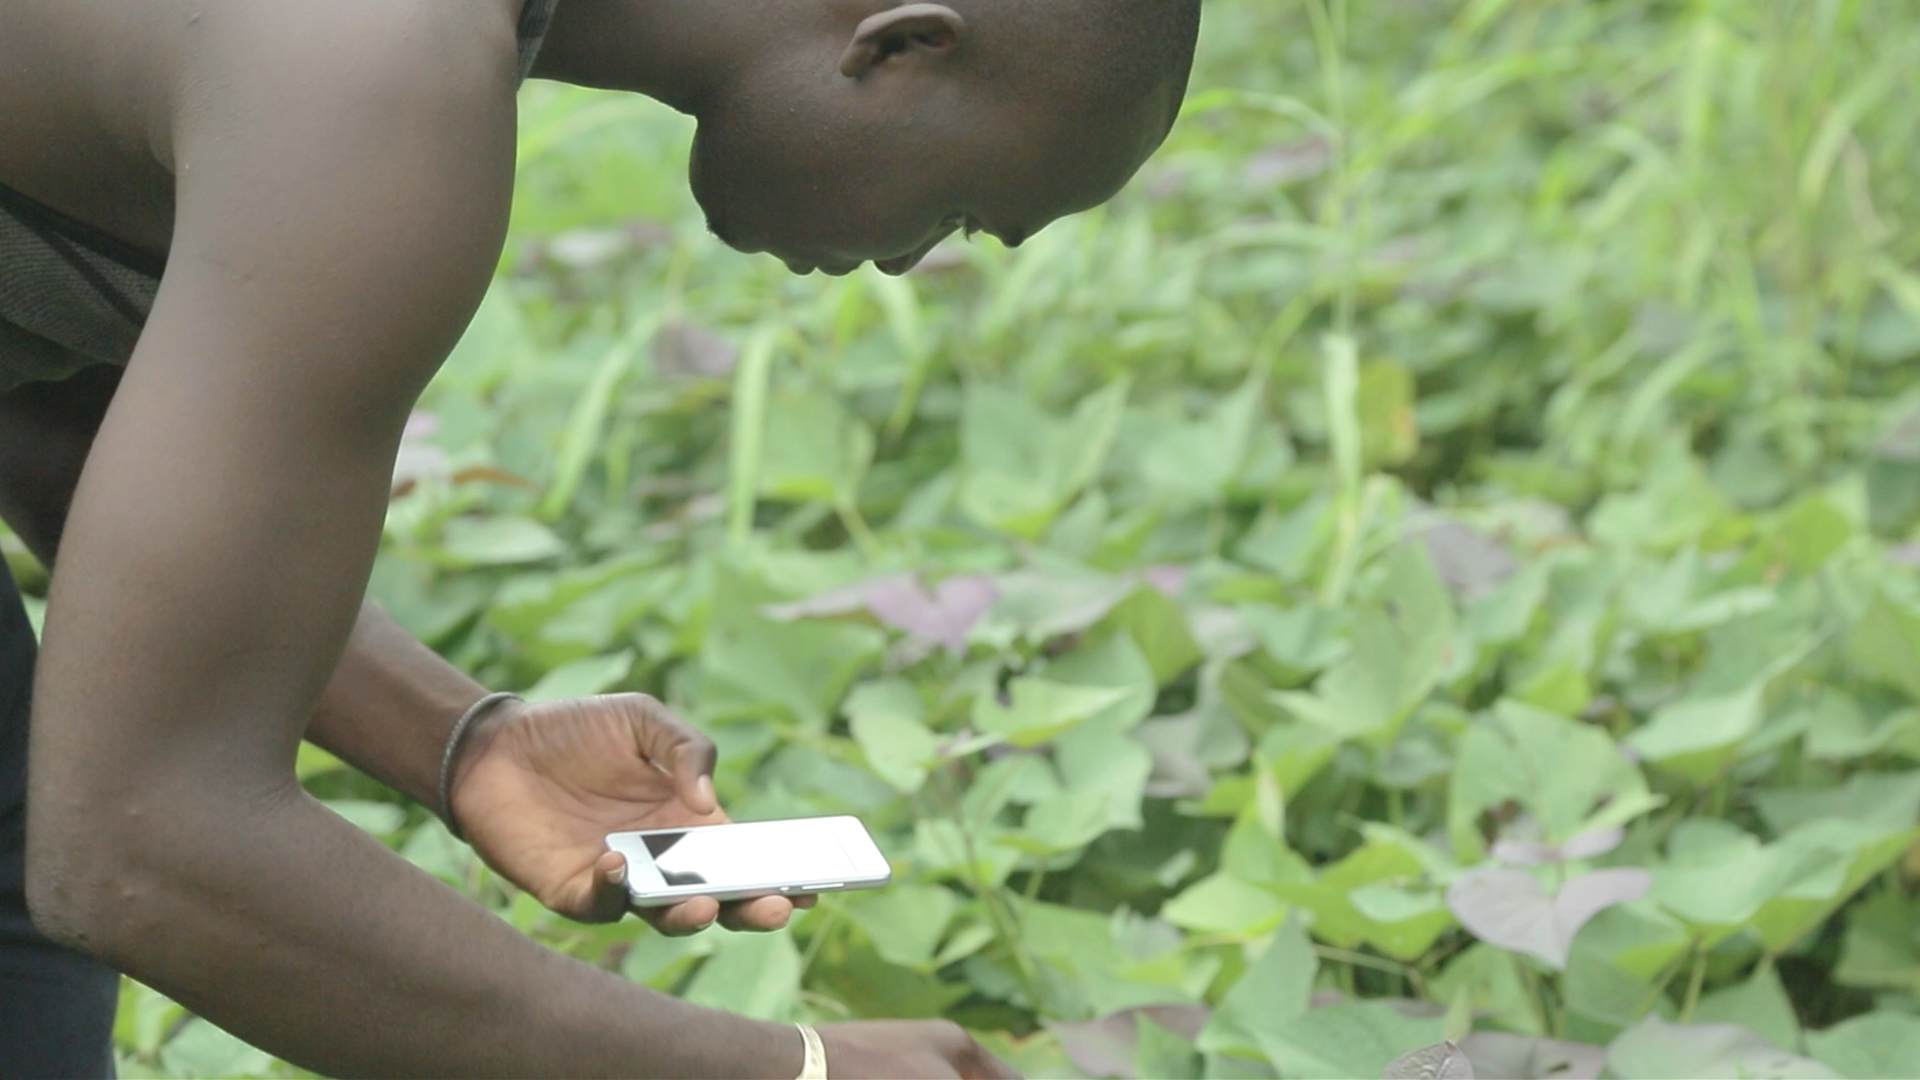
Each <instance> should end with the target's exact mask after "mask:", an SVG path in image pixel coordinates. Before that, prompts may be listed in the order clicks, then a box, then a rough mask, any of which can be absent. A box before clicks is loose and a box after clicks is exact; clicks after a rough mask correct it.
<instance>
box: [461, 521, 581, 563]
mask: <svg viewBox="0 0 1920 1080" xmlns="http://www.w3.org/2000/svg"><path fill="white" fill-rule="evenodd" d="M566 550H567V548H566V545H565V544H563V543H561V541H560V538H559V537H558V536H556V535H554V533H553V530H552V529H549V528H547V527H546V526H545V525H542V524H540V523H539V522H537V521H535V520H533V519H532V518H520V517H491V518H464V517H463V518H454V519H453V520H452V521H449V522H447V529H446V535H445V537H444V539H443V540H442V543H441V547H440V552H441V555H442V557H444V558H445V559H446V560H447V561H449V562H451V563H453V564H455V565H458V566H513V565H517V564H520V563H531V562H542V561H545V560H547V559H551V558H554V557H555V556H558V555H561V554H564V553H565V552H566Z"/></svg>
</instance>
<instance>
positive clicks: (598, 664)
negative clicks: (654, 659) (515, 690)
mask: <svg viewBox="0 0 1920 1080" xmlns="http://www.w3.org/2000/svg"><path fill="white" fill-rule="evenodd" d="M635 658H636V654H635V653H634V651H633V650H632V649H623V650H621V651H620V652H617V653H614V654H612V655H610V656H592V657H588V658H587V659H584V660H575V661H573V662H571V663H567V664H562V665H560V666H559V667H557V668H554V669H553V670H552V671H549V672H547V673H546V674H545V675H542V676H541V677H540V681H539V682H537V683H535V684H533V686H532V687H530V688H529V689H528V690H527V691H526V693H525V694H524V695H522V696H524V697H525V698H526V699H527V700H528V701H557V700H559V699H561V698H579V697H591V696H593V695H594V694H600V693H605V692H606V691H607V690H608V689H610V688H611V687H614V686H616V685H618V684H619V683H620V682H621V681H622V680H624V679H625V678H626V677H627V673H628V672H630V671H632V670H633V662H634V660H635Z"/></svg>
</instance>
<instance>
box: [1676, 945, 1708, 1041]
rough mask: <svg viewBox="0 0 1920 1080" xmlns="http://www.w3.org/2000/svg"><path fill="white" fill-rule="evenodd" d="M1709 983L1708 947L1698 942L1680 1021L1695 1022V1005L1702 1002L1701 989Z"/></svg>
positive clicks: (1695, 946) (1694, 950)
mask: <svg viewBox="0 0 1920 1080" xmlns="http://www.w3.org/2000/svg"><path fill="white" fill-rule="evenodd" d="M1706 984H1707V947H1706V945H1705V943H1703V942H1696V943H1695V944H1694V947H1693V974H1691V975H1689V976H1688V977H1687V999H1686V1001H1685V1002H1683V1003H1681V1005H1680V1022H1681V1023H1683V1024H1687V1023H1692V1022H1693V1010H1694V1007H1695V1006H1697V1005H1699V1004H1700V991H1701V989H1702V988H1704V987H1705V986H1706Z"/></svg>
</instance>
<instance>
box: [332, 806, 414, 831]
mask: <svg viewBox="0 0 1920 1080" xmlns="http://www.w3.org/2000/svg"><path fill="white" fill-rule="evenodd" d="M323 805H325V806H326V808H327V809H329V810H331V811H333V812H334V813H336V814H339V815H340V816H341V817H343V818H346V819H347V820H348V821H351V822H353V823H354V824H355V825H357V826H359V827H360V828H361V829H363V830H365V831H367V832H370V833H372V834H373V835H375V836H390V835H392V834H393V833H396V832H399V831H400V827H401V826H402V825H405V824H406V823H407V812H406V811H405V810H402V809H401V808H400V807H398V806H395V805H393V804H392V803H385V802H373V801H371V800H368V799H327V800H324V803H323Z"/></svg>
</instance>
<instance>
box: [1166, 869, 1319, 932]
mask: <svg viewBox="0 0 1920 1080" xmlns="http://www.w3.org/2000/svg"><path fill="white" fill-rule="evenodd" d="M1287 910H1288V906H1287V904H1286V902H1285V901H1283V900H1281V899H1280V897H1278V896H1276V895H1274V893H1273V890H1272V889H1270V888H1268V887H1267V886H1265V885H1261V884H1255V883H1253V882H1250V881H1245V880H1243V879H1241V878H1238V877H1235V876H1234V875H1232V874H1228V873H1218V874H1213V875H1210V876H1208V877H1205V878H1202V879H1200V880H1199V881H1197V882H1195V883H1194V884H1192V885H1190V886H1188V887H1187V889H1186V890H1185V891H1184V892H1182V893H1181V894H1180V895H1178V896H1176V897H1174V898H1173V899H1171V900H1169V901H1167V902H1166V904H1165V905H1164V906H1162V907H1161V909H1160V917H1161V918H1163V919H1165V920H1167V921H1168V922H1170V923H1172V924H1173V925H1175V926H1178V927H1182V928H1184V929H1187V930H1192V931H1194V932H1196V933H1203V934H1233V935H1236V936H1241V937H1252V936H1254V935H1258V934H1264V933H1266V932H1267V931H1269V930H1271V929H1273V928H1274V927H1275V926H1278V925H1279V924H1280V922H1281V920H1283V919H1285V918H1286V917H1287Z"/></svg>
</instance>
